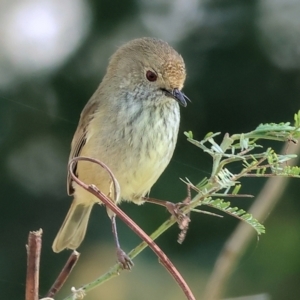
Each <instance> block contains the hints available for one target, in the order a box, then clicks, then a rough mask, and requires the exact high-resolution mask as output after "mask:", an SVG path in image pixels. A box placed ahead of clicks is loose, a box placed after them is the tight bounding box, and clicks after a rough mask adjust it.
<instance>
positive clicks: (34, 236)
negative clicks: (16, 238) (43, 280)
mask: <svg viewBox="0 0 300 300" xmlns="http://www.w3.org/2000/svg"><path fill="white" fill-rule="evenodd" d="M42 233H43V231H42V229H40V230H38V231H30V232H29V236H28V245H26V248H27V274H26V296H25V299H26V300H38V299H39V271H40V257H41V248H42Z"/></svg>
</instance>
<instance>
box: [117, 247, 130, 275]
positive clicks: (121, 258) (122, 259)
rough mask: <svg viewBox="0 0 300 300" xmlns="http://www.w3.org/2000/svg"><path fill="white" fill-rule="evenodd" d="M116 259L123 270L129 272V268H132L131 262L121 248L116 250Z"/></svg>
mask: <svg viewBox="0 0 300 300" xmlns="http://www.w3.org/2000/svg"><path fill="white" fill-rule="evenodd" d="M117 258H118V262H119V263H120V265H121V267H122V268H123V269H124V270H131V268H132V267H133V266H134V263H133V261H132V260H131V259H130V257H129V256H128V255H127V254H126V253H125V252H124V251H123V250H122V249H121V248H117Z"/></svg>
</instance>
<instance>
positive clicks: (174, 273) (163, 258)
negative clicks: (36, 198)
mask: <svg viewBox="0 0 300 300" xmlns="http://www.w3.org/2000/svg"><path fill="white" fill-rule="evenodd" d="M80 160H83V161H89V162H92V163H96V164H98V165H100V166H101V167H102V168H104V169H105V170H106V171H107V172H108V173H109V175H110V177H111V179H112V182H113V185H114V192H115V195H114V196H115V198H114V199H118V197H120V186H119V183H118V181H117V179H116V178H115V176H114V175H113V173H112V171H111V170H110V169H109V168H108V167H107V166H106V165H105V164H104V163H102V162H100V161H99V160H97V159H93V158H89V157H75V158H73V159H72V160H71V161H70V163H69V172H70V174H71V176H72V179H73V180H74V181H76V183H77V184H78V185H80V186H81V187H82V188H84V189H85V190H87V191H89V192H90V193H92V194H93V195H94V196H96V197H97V198H98V199H99V200H100V201H101V202H103V203H104V204H105V205H106V206H107V207H108V208H109V209H110V210H112V211H113V212H114V213H115V214H116V215H117V216H118V217H119V218H120V219H121V220H122V221H123V222H124V223H125V224H126V225H127V226H128V227H129V228H130V229H131V230H132V231H133V232H134V233H136V234H137V235H138V236H139V237H140V238H141V239H142V240H143V241H144V242H145V243H147V245H148V246H149V248H151V249H152V251H153V252H154V253H155V254H156V255H157V256H158V258H159V261H160V263H161V264H162V265H163V266H164V267H165V268H166V269H167V270H168V272H169V273H170V274H171V276H172V277H173V278H174V280H175V281H176V282H177V284H178V285H179V286H180V288H181V289H182V291H183V292H184V294H185V296H186V298H187V299H189V300H196V298H195V296H194V295H193V293H192V291H191V290H190V288H189V286H188V285H187V283H186V282H185V280H184V279H183V277H182V276H181V275H180V273H179V272H178V270H177V269H176V268H175V266H174V265H173V263H172V262H171V261H170V260H169V258H168V257H167V255H166V254H165V253H164V252H163V251H162V250H161V249H160V248H159V247H158V245H157V244H156V243H155V242H154V241H153V239H151V238H150V237H149V236H148V235H147V234H146V233H145V232H144V231H143V230H142V229H141V228H140V227H139V226H138V225H137V224H136V223H135V222H134V221H133V220H132V219H130V218H129V217H128V216H127V215H126V214H125V213H124V212H123V211H122V210H121V209H120V208H119V207H118V206H117V205H116V204H115V203H114V202H113V201H111V199H110V198H108V197H107V196H106V195H105V194H103V193H102V192H101V191H100V190H99V189H98V188H97V187H96V186H95V185H87V184H85V183H83V182H82V181H80V180H79V179H78V178H77V177H76V176H75V174H74V173H73V170H72V167H73V164H75V163H76V162H77V161H80ZM87 287H89V284H87V285H85V286H83V287H82V288H81V289H82V290H83V291H86V289H87ZM93 287H95V286H93Z"/></svg>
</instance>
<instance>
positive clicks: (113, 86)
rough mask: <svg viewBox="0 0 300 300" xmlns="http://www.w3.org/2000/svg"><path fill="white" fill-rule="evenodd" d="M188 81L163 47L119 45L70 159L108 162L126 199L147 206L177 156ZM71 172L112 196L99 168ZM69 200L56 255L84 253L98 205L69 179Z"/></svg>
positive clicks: (147, 42)
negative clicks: (69, 251)
mask: <svg viewBox="0 0 300 300" xmlns="http://www.w3.org/2000/svg"><path fill="white" fill-rule="evenodd" d="M185 77H186V71H185V65H184V61H183V59H182V57H181V56H180V55H179V54H178V53H177V52H176V51H175V50H174V49H173V48H172V47H170V46H169V45H168V44H167V43H166V42H164V41H161V40H158V39H155V38H139V39H135V40H132V41H130V42H128V43H127V44H125V45H123V46H122V47H120V48H119V49H118V50H117V51H116V52H115V54H114V55H113V56H112V57H111V59H110V62H109V65H108V68H107V72H106V75H105V76H104V78H103V80H102V82H101V84H100V86H99V87H98V89H97V90H96V92H95V93H94V94H93V96H92V97H91V99H90V100H89V101H88V103H87V104H86V106H85V108H84V109H83V111H82V113H81V116H80V120H79V124H78V127H77V130H76V132H75V135H74V137H73V141H72V146H71V153H70V159H72V158H74V157H77V156H87V157H92V158H96V159H98V160H100V161H102V162H104V163H105V164H106V165H107V166H108V167H109V168H110V169H111V171H112V172H113V174H114V175H115V177H116V179H117V180H118V182H119V184H120V189H121V200H125V201H132V202H134V203H136V204H142V203H143V202H144V198H143V197H144V196H145V195H147V193H149V191H150V189H151V187H152V186H153V184H154V183H155V182H156V181H157V179H158V178H159V176H160V175H161V173H162V172H163V171H164V169H165V168H166V166H167V165H168V164H169V162H170V159H171V157H172V155H173V152H174V148H175V144H176V140H177V134H178V127H179V120H180V114H179V105H178V104H181V105H182V106H186V105H187V103H186V99H188V98H187V97H186V96H185V95H184V94H183V93H182V92H181V89H182V88H183V84H184V81H185ZM74 171H75V174H76V176H77V177H78V178H79V179H80V180H81V181H83V182H84V183H86V184H94V185H96V186H97V187H98V189H100V190H101V191H102V192H103V193H105V194H106V195H110V194H111V193H110V189H111V181H110V178H109V176H108V174H107V172H106V171H105V170H104V169H101V168H99V166H98V165H96V164H93V163H90V162H85V161H80V162H78V163H77V166H76V167H75V170H74ZM68 194H69V195H73V196H74V200H73V203H72V205H71V207H70V210H69V212H68V214H67V216H66V218H65V221H64V223H63V225H62V227H61V228H60V230H59V232H58V234H57V236H56V238H55V240H54V242H53V246H52V248H53V251H55V252H60V251H62V250H63V249H65V248H69V249H77V248H78V247H79V245H80V244H81V242H82V240H83V238H84V236H85V233H86V228H87V224H88V220H89V216H90V213H91V210H92V207H93V205H94V204H95V203H99V200H98V199H97V198H96V197H95V196H93V195H92V194H90V193H89V192H87V191H85V190H84V189H83V188H81V187H80V186H78V185H77V184H76V183H75V182H72V180H71V178H70V175H69V176H68ZM112 200H113V201H115V199H112ZM109 215H110V217H111V218H113V219H114V215H113V214H110V213H109Z"/></svg>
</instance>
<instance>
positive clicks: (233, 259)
mask: <svg viewBox="0 0 300 300" xmlns="http://www.w3.org/2000/svg"><path fill="white" fill-rule="evenodd" d="M286 146H287V145H286ZM286 146H285V147H284V149H285V148H286ZM288 146H289V147H293V149H292V151H293V153H299V152H300V143H298V145H297V146H295V145H292V144H290V145H288ZM288 164H289V165H291V164H292V163H291V161H289V162H288ZM288 179H289V178H288V177H279V176H278V177H273V178H270V179H269V180H268V181H267V183H266V184H265V186H264V188H263V189H262V191H261V192H260V194H259V196H258V197H257V199H256V201H255V202H254V203H253V205H252V206H251V208H250V209H249V213H251V214H253V215H254V216H255V217H256V218H257V220H258V221H260V222H263V221H264V220H265V219H266V218H267V217H268V216H269V214H270V212H271V211H272V209H273V208H274V207H275V205H276V204H277V202H278V200H279V199H280V197H281V195H282V194H283V192H284V190H285V187H286V185H287V183H288ZM254 236H255V231H254V230H253V228H252V227H250V226H248V224H246V223H244V222H240V223H239V225H238V226H237V228H236V229H235V231H234V232H233V233H232V234H231V236H230V237H229V239H228V240H227V242H226V244H225V245H224V248H223V249H222V251H221V253H220V255H219V257H218V259H217V261H216V263H215V266H214V270H213V272H212V275H211V276H210V278H209V281H208V284H207V285H206V289H205V291H204V297H203V299H205V300H219V299H221V298H222V295H223V292H224V290H225V288H226V284H227V282H228V279H229V277H230V275H231V273H232V271H233V269H234V268H235V266H236V265H237V263H238V261H239V259H240V258H241V256H242V254H243V253H244V251H245V249H246V248H247V246H248V244H249V243H250V241H251V239H252V238H253V237H254Z"/></svg>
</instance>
